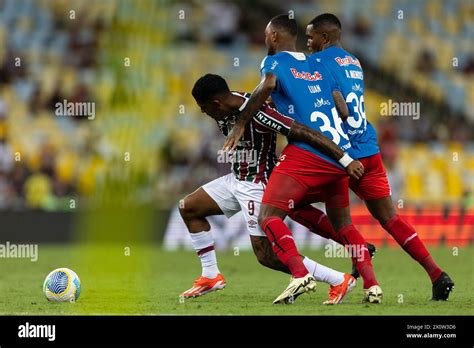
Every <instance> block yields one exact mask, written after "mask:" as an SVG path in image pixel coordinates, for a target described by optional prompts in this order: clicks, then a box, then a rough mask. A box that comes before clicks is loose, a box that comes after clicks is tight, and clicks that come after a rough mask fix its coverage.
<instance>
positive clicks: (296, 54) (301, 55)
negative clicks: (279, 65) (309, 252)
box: [282, 51, 306, 60]
mask: <svg viewBox="0 0 474 348" xmlns="http://www.w3.org/2000/svg"><path fill="white" fill-rule="evenodd" d="M282 52H285V53H288V54H290V55H291V56H292V57H293V58H295V59H297V60H306V55H305V54H304V53H303V52H291V51H282Z"/></svg>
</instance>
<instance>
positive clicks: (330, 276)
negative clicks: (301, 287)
mask: <svg viewBox="0 0 474 348" xmlns="http://www.w3.org/2000/svg"><path fill="white" fill-rule="evenodd" d="M303 264H304V265H305V267H306V269H307V270H308V272H309V273H311V274H312V275H313V276H314V278H315V279H316V280H317V281H320V282H324V283H327V284H329V285H332V286H335V285H339V284H341V283H342V282H343V281H344V273H342V272H339V271H336V270H334V269H332V268H329V267H326V266H323V265H321V264H320V263H317V262H316V261H313V260H311V259H309V258H307V257H305V258H304V259H303Z"/></svg>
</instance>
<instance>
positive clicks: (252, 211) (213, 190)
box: [202, 173, 266, 237]
mask: <svg viewBox="0 0 474 348" xmlns="http://www.w3.org/2000/svg"><path fill="white" fill-rule="evenodd" d="M202 188H203V190H204V191H206V193H207V194H208V195H209V196H210V197H211V198H212V200H213V201H215V202H216V203H217V205H218V206H219V208H221V210H222V212H223V213H224V215H225V216H227V217H228V218H230V217H231V216H233V215H234V214H236V213H238V212H239V211H241V210H242V213H243V216H244V219H245V222H246V225H247V229H248V230H249V233H250V235H251V236H260V237H266V235H265V232H263V231H262V229H261V228H260V226H259V225H258V222H257V219H258V213H259V212H260V204H261V203H262V198H263V192H264V190H265V186H264V185H263V183H259V184H255V183H253V182H249V181H239V180H237V179H236V178H235V176H234V175H233V174H232V173H231V174H227V175H224V176H221V177H220V178H217V179H216V180H213V181H211V182H209V183H207V184H205V185H203V186H202Z"/></svg>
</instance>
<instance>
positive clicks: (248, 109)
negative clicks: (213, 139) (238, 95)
mask: <svg viewBox="0 0 474 348" xmlns="http://www.w3.org/2000/svg"><path fill="white" fill-rule="evenodd" d="M276 81H277V77H276V75H274V74H271V73H268V74H265V75H264V76H263V78H262V80H261V81H260V84H259V85H258V86H257V88H255V90H254V91H253V92H252V95H251V96H250V98H249V100H248V102H247V105H246V106H245V108H244V109H243V110H242V111H241V112H240V113H239V114H238V115H237V122H236V123H235V125H234V127H232V130H231V131H230V133H229V134H228V135H227V138H226V140H225V142H224V146H223V150H224V151H228V150H235V148H236V147H237V144H238V143H239V140H240V138H241V137H242V135H243V134H244V131H245V126H246V125H247V124H248V123H249V122H250V120H251V119H252V117H253V116H254V115H255V113H256V112H257V111H258V110H259V109H260V107H261V106H262V104H263V103H264V102H265V100H267V98H268V97H270V95H271V94H272V92H273V90H274V89H275V87H276Z"/></svg>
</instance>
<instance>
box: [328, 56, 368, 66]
mask: <svg viewBox="0 0 474 348" xmlns="http://www.w3.org/2000/svg"><path fill="white" fill-rule="evenodd" d="M334 59H335V60H336V62H337V64H339V65H340V66H348V65H355V66H358V67H359V68H362V67H361V66H360V62H359V60H358V59H354V58H352V57H351V56H345V57H344V58H341V57H336V58H334Z"/></svg>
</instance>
